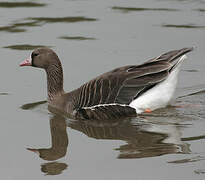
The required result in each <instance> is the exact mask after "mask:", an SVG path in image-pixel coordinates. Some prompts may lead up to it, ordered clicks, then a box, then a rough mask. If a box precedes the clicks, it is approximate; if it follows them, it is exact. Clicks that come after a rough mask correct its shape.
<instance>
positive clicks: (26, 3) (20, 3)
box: [0, 1, 47, 8]
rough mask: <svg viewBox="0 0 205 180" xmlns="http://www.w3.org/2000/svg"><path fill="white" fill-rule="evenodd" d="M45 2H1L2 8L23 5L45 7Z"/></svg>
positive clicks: (0, 6)
mask: <svg viewBox="0 0 205 180" xmlns="http://www.w3.org/2000/svg"><path fill="white" fill-rule="evenodd" d="M46 5H47V4H45V3H36V2H29V1H25V2H0V8H21V7H27V8H28V7H29V8H33V7H43V6H46Z"/></svg>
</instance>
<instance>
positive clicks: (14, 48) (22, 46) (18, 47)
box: [3, 44, 51, 51]
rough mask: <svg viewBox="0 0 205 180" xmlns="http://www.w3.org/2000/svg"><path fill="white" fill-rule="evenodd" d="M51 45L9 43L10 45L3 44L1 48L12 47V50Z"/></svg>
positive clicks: (32, 48)
mask: <svg viewBox="0 0 205 180" xmlns="http://www.w3.org/2000/svg"><path fill="white" fill-rule="evenodd" d="M43 47H48V48H50V47H51V46H44V45H30V44H17V45H11V46H4V47H3V48H8V49H13V50H24V51H25V50H34V49H36V48H43Z"/></svg>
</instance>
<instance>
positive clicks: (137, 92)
mask: <svg viewBox="0 0 205 180" xmlns="http://www.w3.org/2000/svg"><path fill="white" fill-rule="evenodd" d="M192 50H193V48H183V49H180V50H174V51H169V52H167V53H165V54H162V55H160V56H158V57H156V58H153V59H150V60H149V61H147V62H145V63H143V64H141V65H129V66H124V67H120V68H116V69H114V70H112V71H109V72H107V73H104V74H102V75H100V76H98V77H96V78H95V79H93V80H91V81H89V82H87V83H86V84H84V85H82V86H81V87H79V88H78V89H76V90H73V91H71V92H69V93H65V92H64V89H63V69H62V65H61V62H60V60H59V58H58V56H57V54H56V53H55V52H54V51H53V50H51V49H48V48H39V49H36V50H34V51H33V52H32V54H31V56H30V58H29V59H26V60H24V61H23V62H22V63H21V64H20V66H33V67H38V68H43V69H45V71H46V73H47V90H48V102H49V105H50V106H51V107H54V108H56V109H58V110H60V111H62V112H66V113H68V114H69V115H70V116H72V117H73V118H80V119H110V118H119V117H125V116H133V115H136V114H139V113H142V112H146V111H147V112H149V111H153V110H155V109H158V108H162V107H165V106H167V105H168V104H169V102H170V100H171V99H172V97H173V94H174V91H175V89H176V84H177V76H178V72H179V69H180V66H181V63H182V62H183V60H184V59H186V55H185V54H186V53H188V52H190V51H192Z"/></svg>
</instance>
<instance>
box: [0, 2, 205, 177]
mask: <svg viewBox="0 0 205 180" xmlns="http://www.w3.org/2000/svg"><path fill="white" fill-rule="evenodd" d="M204 17H205V1H203V0H197V1H193V0H183V1H179V0H178V1H177V0H175V1H169V0H167V1H161V0H147V1H134V0H126V1H125V0H119V1H114V0H107V1H101V0H95V1H93V0H84V1H83V0H76V1H71V0H70V1H69V0H67V1H66V0H58V1H54V0H50V1H48V0H45V1H1V2H0V20H1V21H0V38H1V41H0V50H1V59H0V82H1V86H0V109H1V113H0V141H1V154H0V159H1V161H0V168H1V176H0V177H1V178H2V179H5V180H7V179H8V180H10V179H14V178H15V179H46V178H50V177H51V176H52V178H54V179H59V178H60V179H68V178H69V179H82V178H83V179H125V178H126V179H127V178H128V179H159V180H160V179H161V180H164V179H165V178H166V179H170V180H171V179H187V180H192V179H204V175H205V163H204V162H205V161H204V160H205V152H204V149H205V145H204V142H205V141H204V139H205V133H204V127H205V122H204V118H205V100H204V99H205V80H204V71H205V61H204V42H205V36H204V33H205V22H204ZM40 46H48V47H52V48H53V49H54V50H55V51H56V52H57V53H58V55H59V57H60V59H61V61H62V64H63V67H64V76H65V89H66V90H67V91H70V90H72V89H75V88H77V87H79V86H80V85H82V84H83V83H84V82H87V81H88V80H90V79H92V78H94V77H96V76H97V75H99V74H101V73H103V72H106V71H109V70H111V69H113V68H115V67H120V66H123V65H126V64H140V63H142V62H144V61H145V60H147V59H149V58H152V57H155V56H158V55H160V54H161V53H163V52H166V51H168V50H172V49H179V48H182V47H187V46H188V47H189V46H195V47H196V48H195V50H194V51H193V52H192V53H190V54H188V59H187V61H186V62H185V63H184V64H183V67H182V71H181V72H180V77H179V83H178V88H177V92H176V101H175V102H173V104H174V105H183V106H184V107H182V108H174V107H167V108H164V109H161V110H157V111H155V112H153V113H152V114H149V115H146V116H145V115H141V116H139V117H137V118H132V119H130V118H129V119H124V120H120V121H117V120H116V121H111V122H96V121H86V122H84V121H74V120H69V119H67V118H65V117H62V116H59V115H55V114H53V113H51V112H49V111H48V109H47V103H46V101H45V100H46V78H45V73H44V72H43V71H41V70H39V69H34V68H19V66H18V64H19V63H20V62H21V61H22V60H24V59H25V58H26V57H28V56H29V55H30V53H31V51H32V49H34V48H36V47H40ZM34 152H35V153H34ZM39 155H40V156H39ZM45 175H46V176H45Z"/></svg>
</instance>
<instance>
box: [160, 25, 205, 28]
mask: <svg viewBox="0 0 205 180" xmlns="http://www.w3.org/2000/svg"><path fill="white" fill-rule="evenodd" d="M161 26H162V27H166V28H186V29H204V28H205V26H200V25H195V24H162V25H161Z"/></svg>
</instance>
